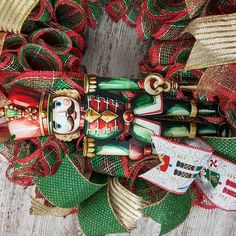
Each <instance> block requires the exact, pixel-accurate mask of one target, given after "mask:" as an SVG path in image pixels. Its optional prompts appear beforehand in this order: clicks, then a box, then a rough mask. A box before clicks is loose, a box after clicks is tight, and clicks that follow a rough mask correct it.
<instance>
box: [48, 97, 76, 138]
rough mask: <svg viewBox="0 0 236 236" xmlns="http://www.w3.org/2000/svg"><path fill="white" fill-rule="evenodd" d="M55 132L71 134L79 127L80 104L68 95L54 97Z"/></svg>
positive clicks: (53, 118)
mask: <svg viewBox="0 0 236 236" xmlns="http://www.w3.org/2000/svg"><path fill="white" fill-rule="evenodd" d="M52 115H53V117H52V120H53V132H54V133H56V134H70V133H73V132H74V131H76V130H78V129H79V126H80V105H79V103H78V102H77V101H76V100H75V99H73V98H69V97H66V96H60V97H55V98H53V112H52Z"/></svg>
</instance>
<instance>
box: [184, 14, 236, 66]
mask: <svg viewBox="0 0 236 236" xmlns="http://www.w3.org/2000/svg"><path fill="white" fill-rule="evenodd" d="M235 31H236V13H233V14H228V15H220V16H219V15H216V16H208V17H200V18H197V19H196V20H194V21H193V22H191V23H190V24H189V26H188V27H187V29H186V30H185V32H188V33H191V34H192V35H194V36H195V38H196V42H195V44H194V47H193V49H192V52H191V54H190V57H189V59H188V61H187V64H186V67H185V70H191V69H201V68H205V67H211V66H219V65H225V64H230V63H235V62H236V33H235Z"/></svg>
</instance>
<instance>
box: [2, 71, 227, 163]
mask: <svg viewBox="0 0 236 236" xmlns="http://www.w3.org/2000/svg"><path fill="white" fill-rule="evenodd" d="M178 86H179V85H178V84H176V83H171V82H169V81H166V82H164V80H163V79H162V78H161V77H160V76H159V75H150V76H148V77H146V78H145V79H128V78H119V79H118V78H110V77H109V78H104V77H96V76H93V75H85V79H84V91H85V94H86V95H85V96H81V94H80V93H79V92H78V91H77V90H75V89H66V88H65V89H60V90H57V91H54V92H53V93H50V92H39V91H34V90H32V89H29V88H27V87H23V86H15V85H14V86H13V87H11V88H10V89H9V90H8V94H7V95H6V101H5V106H2V107H1V110H0V112H1V113H0V114H1V117H2V118H1V119H2V120H5V121H6V122H5V123H4V122H3V124H4V125H3V126H2V129H5V133H7V134H8V135H6V137H7V138H8V139H9V138H11V140H23V139H31V138H34V137H39V136H48V135H55V136H56V137H57V138H58V139H60V140H63V141H71V140H73V139H77V138H79V137H80V136H81V135H82V134H83V135H84V136H85V137H84V155H85V156H89V157H93V156H94V155H114V153H116V155H121V156H124V155H125V156H129V157H130V158H131V159H134V160H136V159H140V158H142V157H143V156H146V155H150V154H155V150H153V148H152V145H151V142H152V135H153V134H155V135H160V136H164V137H167V138H182V137H188V138H195V136H229V135H230V127H229V126H228V125H227V124H226V123H224V124H221V125H219V124H215V123H210V122H207V121H206V120H205V121H204V122H196V120H195V119H196V118H197V117H204V116H208V117H209V116H221V117H222V115H223V114H222V112H221V110H220V108H219V105H218V104H215V103H205V104H204V103H197V102H195V101H185V100H177V99H170V98H167V97H163V93H165V92H169V91H170V90H172V89H176V88H177V87H178ZM111 91H119V92H120V94H118V93H112V92H111ZM2 103H3V102H2ZM178 117H187V118H188V119H185V120H184V121H183V120H182V121H181V120H178V119H175V118H178ZM6 130H7V131H8V132H6ZM130 137H133V138H132V139H131V138H130Z"/></svg>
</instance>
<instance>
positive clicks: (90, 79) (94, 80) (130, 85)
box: [84, 75, 142, 93]
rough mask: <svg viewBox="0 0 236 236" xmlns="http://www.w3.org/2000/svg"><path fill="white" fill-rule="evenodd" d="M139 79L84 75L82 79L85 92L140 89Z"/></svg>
mask: <svg viewBox="0 0 236 236" xmlns="http://www.w3.org/2000/svg"><path fill="white" fill-rule="evenodd" d="M140 81H141V80H140V79H131V78H123V77H121V78H114V77H98V76H95V75H86V76H85V79H84V89H85V93H93V92H96V91H111V90H113V91H137V90H140V89H142V85H141V84H140Z"/></svg>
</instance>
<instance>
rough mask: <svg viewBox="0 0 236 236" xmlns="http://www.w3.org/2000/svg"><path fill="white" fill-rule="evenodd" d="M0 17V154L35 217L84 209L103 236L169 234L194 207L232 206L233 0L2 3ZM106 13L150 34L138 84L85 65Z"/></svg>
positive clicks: (235, 124) (84, 224)
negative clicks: (27, 193)
mask: <svg viewBox="0 0 236 236" xmlns="http://www.w3.org/2000/svg"><path fill="white" fill-rule="evenodd" d="M0 9H1V12H0V30H1V31H2V32H1V33H0V40H1V43H0V51H1V60H0V74H1V76H0V84H1V87H0V156H1V157H2V158H4V159H6V160H7V161H8V163H9V168H8V169H7V172H6V176H7V178H8V179H9V180H10V181H12V182H13V183H15V184H19V185H22V186H24V187H28V186H32V185H35V186H36V191H35V197H34V198H32V206H31V209H30V210H31V213H32V214H35V215H54V216H62V217H63V216H67V215H69V214H78V219H79V222H80V225H81V228H82V230H83V231H84V232H85V234H86V235H99V236H100V235H106V234H109V233H119V232H129V231H130V230H133V229H135V228H136V227H137V223H138V221H140V219H147V220H151V221H155V222H156V223H158V224H159V225H160V226H161V231H160V234H161V235H162V234H165V233H167V232H169V231H171V230H172V229H174V228H176V227H177V226H178V225H179V224H181V223H182V222H183V221H184V220H185V219H186V217H187V216H188V213H189V211H190V209H191V207H192V206H201V207H205V208H208V209H213V208H220V209H223V210H226V211H235V210H236V180H235V179H236V171H235V169H236V164H235V162H236V155H235V153H236V152H235V151H236V141H235V137H234V136H235V128H236V119H235V117H236V114H235V101H236V82H235V79H236V75H235V70H236V67H235V64H234V63H235V62H236V56H235V51H236V45H235V42H236V36H235V34H234V31H235V29H236V13H235V12H236V5H235V3H234V1H233V0H232V1H230V0H227V1H226V0H225V1H224V0H217V1H216V0H201V1H194V0H179V1H173V0H168V1H162V0H143V1H140V0H93V1H92V0H21V1H20V0H3V1H1V3H0ZM104 12H106V13H107V14H108V15H109V17H111V19H112V20H113V21H114V22H118V21H121V20H123V21H124V22H125V23H126V24H127V25H128V26H129V27H133V28H135V29H136V31H137V34H138V37H139V38H140V40H147V39H150V40H151V44H150V47H149V50H148V54H147V55H146V56H145V58H144V59H143V60H142V62H140V65H139V67H140V71H141V76H140V78H126V77H120V78H114V77H101V76H97V75H93V74H89V73H87V71H86V68H84V67H83V66H82V65H81V60H82V57H83V55H84V53H85V49H86V46H87V47H89V45H86V40H85V38H86V30H87V28H88V27H92V28H95V27H96V26H97V24H98V23H99V21H100V19H101V17H102V15H103V13H104ZM113 91H115V92H113ZM173 219H174V220H173Z"/></svg>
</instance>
